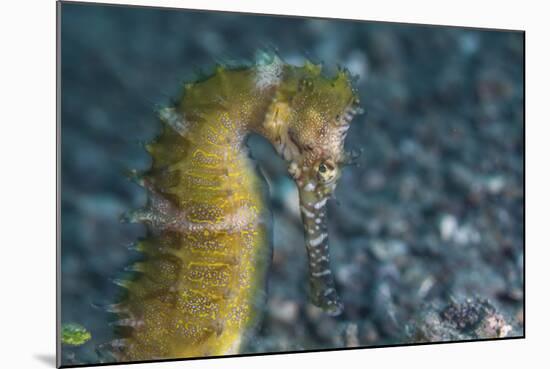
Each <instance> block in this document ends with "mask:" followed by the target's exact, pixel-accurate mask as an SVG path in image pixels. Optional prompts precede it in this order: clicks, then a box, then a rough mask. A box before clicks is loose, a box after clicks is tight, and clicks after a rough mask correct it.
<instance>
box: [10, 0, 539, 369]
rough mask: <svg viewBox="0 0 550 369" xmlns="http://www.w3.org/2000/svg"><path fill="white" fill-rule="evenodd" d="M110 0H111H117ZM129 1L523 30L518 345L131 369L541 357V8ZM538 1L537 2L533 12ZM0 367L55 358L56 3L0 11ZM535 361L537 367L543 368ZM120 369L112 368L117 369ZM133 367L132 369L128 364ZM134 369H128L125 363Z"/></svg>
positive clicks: (463, 363) (436, 364) (430, 364)
mask: <svg viewBox="0 0 550 369" xmlns="http://www.w3.org/2000/svg"><path fill="white" fill-rule="evenodd" d="M114 2H118V1H114ZM123 3H132V4H137V5H155V6H170V7H184V8H202V9H217V10H235V11H247V12H259V13H275V14H292V15H314V16H326V17H338V18H350V19H368V20H383V21H403V22H413V23H414V22H418V23H430V24H432V23H433V24H446V25H462V26H473V27H491V28H505V29H524V30H526V31H527V37H526V39H527V45H526V50H527V73H526V75H527V80H526V86H527V104H526V106H527V143H528V146H527V152H526V154H527V179H528V181H527V189H526V191H527V192H526V193H527V259H526V264H527V327H526V334H527V338H526V339H525V340H512V341H500V342H483V343H465V344H448V345H431V346H416V347H398V348H383V349H369V350H358V351H337V352H328V353H313V354H292V355H276V356H258V357H247V358H233V359H219V360H204V361H186V362H172V363H162V364H141V366H140V368H154V367H159V368H160V367H163V368H182V367H185V368H213V369H215V368H227V367H233V368H236V367H238V368H239V369H248V368H250V369H252V368H254V369H257V368H258V367H262V368H266V369H270V368H280V367H315V368H331V367H369V368H383V367H384V368H385V367H390V368H391V367H401V368H403V367H405V366H406V367H413V368H415V367H422V368H441V367H445V368H466V367H473V368H479V367H482V366H483V367H494V368H518V367H521V366H523V365H527V366H530V365H529V363H530V362H533V363H534V366H535V367H537V366H540V365H537V364H538V362H539V361H540V362H542V363H544V362H548V358H547V355H544V356H543V353H544V351H543V348H546V347H548V329H550V321H549V319H548V315H549V314H550V305H549V297H548V296H549V293H548V290H549V288H548V282H549V281H550V278H549V275H548V272H547V270H548V269H549V268H548V267H547V265H548V263H550V253H549V250H550V245H548V242H547V240H548V235H547V232H546V228H547V227H548V226H547V223H548V222H549V220H548V212H549V211H550V202H549V201H548V200H549V195H548V193H549V192H550V181H549V180H548V175H547V173H548V162H547V161H548V157H549V154H550V153H549V151H548V150H547V147H548V146H550V144H549V141H550V129H549V126H550V125H549V123H548V122H547V121H548V115H549V111H548V106H549V105H550V104H549V102H548V101H549V99H550V93H549V92H548V90H549V86H550V79H549V78H548V77H549V72H548V70H549V68H550V58H549V51H548V50H549V48H548V46H547V45H548V34H549V32H548V26H547V17H546V16H545V14H548V12H547V11H545V9H544V6H543V4H544V2H542V1H541V2H529V3H528V2H521V1H517V0H516V1H513V2H511V1H504V0H500V1H492V0H491V1H489V0H485V1H479V0H477V1H467V0H461V1H445V2H443V1H435V0H433V1H427V0H416V1H406V0H403V1H392V0H384V1H379V0H378V1H356V0H339V1H336V2H322V1H319V0H316V1H307V2H306V1H303V2H298V1H295V0H294V1H293V0H277V1H271V2H260V1H257V0H256V1H254V0H239V1H238V2H236V1H231V0H227V1H221V0H218V1H214V0H208V1H207V0H202V1H201V0H195V1H190V0H189V1H175V0H172V1H168V0H158V1H152V0H149V1H135V0H134V1H127V2H126V1H125V2H123ZM536 4H540V5H536ZM1 17H2V19H1V21H0V35H1V36H0V37H1V38H2V43H1V44H0V45H1V50H2V54H1V57H0V60H1V61H2V68H1V69H0V70H1V73H2V79H1V80H0V81H1V82H2V83H1V89H0V91H1V92H2V100H1V101H2V102H3V104H2V108H1V109H2V114H1V131H0V132H1V136H0V137H2V140H1V144H0V150H1V151H0V154H1V156H0V158H1V160H2V165H1V167H0V168H1V171H2V172H1V173H2V174H1V178H2V180H1V181H0V183H1V190H2V191H1V192H0V193H1V194H2V195H3V196H2V202H1V204H2V207H1V216H2V223H1V224H2V228H1V230H2V237H1V238H0V240H1V243H0V245H1V254H0V255H1V260H2V262H1V264H0V273H1V274H0V276H1V279H0V281H1V283H2V289H1V296H2V297H1V303H0V319H1V320H0V335H1V338H2V343H3V345H2V350H1V351H2V354H1V355H0V363H1V365H2V367H7V368H17V367H24V368H36V367H52V366H53V361H52V358H53V355H54V352H55V319H54V318H55V297H54V296H55V265H54V262H55V197H54V195H55V4H54V2H53V1H51V0H50V1H46V0H36V1H11V2H9V3H8V2H6V3H4V4H2V11H1ZM543 365H544V364H543ZM125 367H127V366H119V368H125ZM134 367H136V366H134ZM134 367H132V368H134Z"/></svg>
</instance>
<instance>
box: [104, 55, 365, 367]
mask: <svg viewBox="0 0 550 369" xmlns="http://www.w3.org/2000/svg"><path fill="white" fill-rule="evenodd" d="M356 103H357V99H356V97H355V94H354V92H353V91H352V89H351V87H350V83H349V79H348V75H347V74H346V73H344V72H340V73H339V74H338V75H337V77H335V78H334V79H328V78H325V77H323V76H321V75H320V67H319V66H315V65H313V64H311V63H306V65H305V66H303V67H293V66H288V65H285V64H283V63H282V62H281V61H280V59H278V58H274V59H273V60H272V61H271V62H269V63H263V64H259V65H256V66H254V67H252V68H237V69H232V70H228V69H225V68H223V67H218V68H217V69H216V72H215V74H214V75H213V76H211V77H210V78H208V79H206V80H203V81H201V82H197V83H194V84H188V85H186V86H185V89H184V93H183V97H182V99H181V100H180V101H179V102H178V103H177V104H176V106H173V107H168V108H164V109H162V110H160V112H159V116H160V118H161V122H162V124H163V131H162V133H161V135H160V136H159V137H158V138H157V139H156V140H155V141H153V142H152V143H150V144H148V145H147V146H146V149H147V151H148V152H149V153H150V155H151V157H152V159H153V161H152V166H151V168H150V169H149V170H148V171H147V172H145V173H143V175H141V176H139V177H138V178H139V179H138V182H139V183H141V184H142V185H143V186H144V187H145V188H146V189H147V191H148V193H149V197H148V203H147V205H146V206H145V207H144V208H143V209H138V210H136V211H134V212H131V213H130V214H128V215H127V219H128V220H129V221H133V222H142V223H144V224H146V226H147V236H146V238H144V239H143V240H141V241H140V242H138V244H137V246H136V248H137V249H138V250H139V251H141V252H142V253H143V255H144V258H143V261H140V262H138V263H136V264H134V265H133V266H132V267H130V268H129V272H131V273H132V274H131V276H129V277H128V278H125V279H123V280H118V281H117V284H119V285H121V286H122V287H123V288H124V289H125V291H126V292H125V294H124V296H123V297H122V298H121V302H120V303H118V304H115V305H112V306H111V307H110V308H109V310H110V311H111V312H113V313H115V314H117V317H118V321H116V322H115V323H114V325H115V327H116V334H117V337H118V338H117V339H115V340H114V341H112V342H111V343H110V349H111V351H112V353H113V355H114V356H115V358H116V359H117V360H120V361H135V360H149V359H157V358H184V357H196V356H214V355H223V354H227V353H236V352H239V349H240V344H241V342H242V340H243V339H245V338H246V337H247V332H248V331H250V329H251V328H252V327H253V326H254V325H255V323H256V322H257V320H258V315H259V314H260V313H259V312H260V311H261V306H262V304H263V302H264V300H265V295H266V292H265V286H266V275H267V270H268V268H269V265H270V260H271V234H270V232H271V228H270V224H271V215H270V212H269V210H268V209H267V207H266V204H267V199H266V186H265V185H264V183H263V180H262V178H261V176H259V174H258V173H257V171H256V169H255V167H254V163H253V162H252V160H251V159H250V158H249V155H248V150H247V147H246V145H245V141H246V138H247V136H248V135H249V134H250V133H258V134H261V135H263V136H265V137H266V138H267V139H268V140H269V141H270V142H271V143H272V144H273V145H274V146H275V148H276V149H277V151H278V152H279V154H280V155H281V156H282V157H283V158H285V160H287V161H288V162H289V173H290V174H291V175H292V176H293V177H294V178H295V180H296V182H297V185H298V187H299V191H300V202H301V208H302V218H303V220H304V229H305V238H306V246H307V250H308V255H309V265H310V286H311V294H312V299H313V302H314V303H315V304H317V305H319V306H321V307H323V308H324V309H325V310H326V311H328V312H329V313H331V314H337V313H339V312H340V311H341V304H340V302H339V300H338V296H337V294H336V290H335V287H334V281H333V279H332V278H331V275H330V269H329V257H328V243H327V242H328V241H327V235H326V205H325V204H326V200H327V197H328V196H329V195H330V194H331V193H332V191H333V190H334V187H335V181H336V180H337V177H338V176H339V169H338V166H339V165H340V164H344V163H345V158H346V155H345V153H344V152H343V138H344V137H345V131H346V130H347V124H348V123H349V116H347V117H346V114H347V115H350V114H351V113H350V111H352V110H350V109H352V107H354V106H356ZM352 112H355V110H353V111H352ZM341 116H342V117H345V118H342V119H343V120H342V121H343V122H344V123H345V124H342V122H341V121H340V118H339V117H341ZM342 127H345V129H343V128H342ZM320 163H321V164H320ZM319 165H322V166H319ZM325 167H326V168H329V169H330V171H329V172H326V171H325V169H326V168H325ZM320 168H323V173H320V172H319V169H320ZM325 172H326V173H328V174H326V175H325V174H324V173H325ZM327 271H328V272H327Z"/></svg>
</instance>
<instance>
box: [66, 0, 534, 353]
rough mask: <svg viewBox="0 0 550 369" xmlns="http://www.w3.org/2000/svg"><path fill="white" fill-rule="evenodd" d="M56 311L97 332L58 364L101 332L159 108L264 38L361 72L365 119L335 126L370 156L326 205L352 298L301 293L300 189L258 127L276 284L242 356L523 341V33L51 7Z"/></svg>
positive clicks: (127, 257) (296, 53)
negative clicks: (56, 55)
mask: <svg viewBox="0 0 550 369" xmlns="http://www.w3.org/2000/svg"><path fill="white" fill-rule="evenodd" d="M60 24H61V55H62V57H61V87H62V95H61V99H62V110H61V150H62V156H61V171H62V172H61V173H62V180H61V222H62V229H61V230H62V242H61V268H62V279H61V282H62V283H61V301H62V322H64V323H65V322H66V323H69V322H77V323H80V324H82V325H83V326H85V327H86V328H87V329H88V330H89V331H90V332H91V333H92V339H91V340H90V341H89V342H88V343H86V344H85V345H83V346H81V347H77V348H72V347H66V346H64V350H63V351H64V352H63V359H64V363H94V362H97V361H98V357H97V355H96V354H95V352H94V349H95V345H97V344H99V343H102V342H106V341H109V340H110V339H111V338H112V328H111V327H110V326H109V325H108V319H109V317H108V316H107V314H106V313H104V312H102V311H101V310H98V309H95V308H94V307H93V306H92V304H94V303H95V304H106V303H110V302H112V301H113V299H114V298H115V295H116V292H117V287H116V286H114V285H113V284H112V283H110V282H109V278H114V277H116V276H117V275H119V273H120V272H121V271H122V269H123V268H124V267H125V266H127V265H128V264H129V263H130V262H131V261H132V260H135V259H136V257H137V256H136V255H135V254H132V253H131V252H129V251H128V250H127V248H126V246H127V245H128V244H130V243H131V242H132V241H134V240H136V238H138V237H139V236H142V235H144V233H145V230H144V228H143V227H142V226H141V225H136V224H133V225H129V224H121V223H120V222H119V217H120V216H121V214H122V213H124V212H125V211H128V210H131V209H135V208H138V207H140V206H142V205H143V204H144V203H145V201H146V194H145V192H144V190H143V189H141V188H139V187H138V186H136V185H135V184H133V183H131V182H130V181H128V180H127V179H126V176H125V174H124V173H125V172H126V171H127V170H128V169H138V170H140V169H141V170H142V169H146V168H147V167H148V166H149V164H150V159H149V157H148V156H147V154H146V153H145V151H144V150H143V149H142V148H141V143H143V142H146V141H149V140H151V139H152V138H153V137H155V134H156V133H157V132H158V129H159V127H158V122H157V119H156V117H155V114H154V108H155V106H156V105H166V104H169V103H170V101H171V99H172V98H174V97H176V96H177V95H178V94H179V91H180V89H181V84H182V83H183V82H184V81H186V80H192V79H194V78H196V75H197V74H198V73H201V71H202V72H204V73H208V71H210V70H211V69H212V67H213V66H214V64H215V62H216V61H222V62H223V61H237V62H238V61H243V60H248V61H251V60H252V59H253V57H254V54H255V51H256V50H258V49H260V48H266V47H267V48H275V49H276V50H278V52H279V54H280V56H281V57H282V58H283V59H284V60H285V61H286V62H287V63H291V64H301V63H303V62H304V61H305V59H306V58H308V59H311V60H313V61H322V62H323V63H324V65H325V66H326V67H327V69H328V70H329V71H330V70H331V69H332V70H334V69H336V67H337V66H338V65H341V66H345V67H347V68H348V69H349V70H350V71H351V72H352V73H353V74H357V75H359V76H360V79H359V80H358V82H357V88H358V90H359V93H360V95H361V103H362V107H363V108H364V109H365V114H363V115H360V116H357V117H356V118H355V119H354V121H353V123H352V125H351V128H350V131H349V134H348V137H347V139H346V147H347V148H348V149H358V150H359V149H360V150H362V151H363V153H362V155H361V156H360V158H359V159H358V166H357V167H348V168H346V169H345V171H344V173H343V176H342V178H341V180H340V183H339V185H338V188H337V190H336V197H337V200H338V201H337V202H335V201H333V202H330V203H329V222H330V226H329V229H330V243H331V254H332V265H333V270H334V271H335V274H336V280H337V283H338V287H339V291H340V293H341V296H342V298H343V301H344V304H345V311H344V313H343V314H342V315H341V316H339V317H337V318H332V317H328V316H326V315H324V314H322V313H321V312H320V311H319V310H317V309H316V308H314V307H312V306H311V305H310V304H308V302H307V297H306V296H307V283H306V282H307V278H306V273H307V264H306V254H305V247H304V241H303V230H302V225H301V221H300V217H299V210H298V201H297V191H296V189H295V187H294V183H293V182H292V181H291V179H290V178H289V177H288V176H287V170H286V165H285V163H284V162H283V161H282V160H281V159H280V158H279V157H278V156H277V154H276V153H275V151H274V150H273V149H272V148H271V146H270V145H269V144H268V143H267V142H266V141H264V140H263V139H260V138H258V137H251V139H250V140H249V145H250V146H251V149H252V153H253V156H254V157H255V158H256V159H257V160H258V162H259V164H260V166H261V167H262V169H263V171H264V172H265V175H266V177H267V178H268V180H269V182H270V184H271V202H272V204H271V205H272V209H273V215H274V225H273V227H274V235H275V237H274V258H273V268H272V272H271V275H270V277H269V297H268V304H267V306H266V311H265V312H264V318H263V321H262V323H261V326H260V329H259V331H258V333H257V335H256V336H255V339H254V340H253V342H252V343H250V344H249V345H248V346H247V347H246V348H245V352H249V353H254V352H277V351H295V350H316V349H328V348H337V347H354V346H379V345H393V344H400V343H411V342H425V341H432V342H433V341H443V340H463V339H476V338H493V337H504V336H506V337H511V336H521V335H523V316H524V312H523V299H524V296H523V258H524V254H523V246H524V207H523V202H524V186H523V177H524V171H523V169H524V120H523V104H524V100H523V93H524V85H523V73H524V70H523V61H524V54H523V53H524V44H523V33H521V32H509V31H495V30H478V29H462V28H456V27H440V26H419V25H407V24H392V23H380V22H358V21H339V20H320V19H305V18H292V17H282V16H261V15H243V14H232V13H211V12H198V11H188V10H168V9H164V10H163V9H152V8H130V7H115V6H100V5H84V4H70V3H65V4H63V5H62V16H61V22H60Z"/></svg>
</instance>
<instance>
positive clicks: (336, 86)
mask: <svg viewBox="0 0 550 369" xmlns="http://www.w3.org/2000/svg"><path fill="white" fill-rule="evenodd" d="M358 104H359V99H358V97H357V94H356V93H355V91H354V89H353V87H352V78H351V77H350V75H349V73H348V72H347V71H345V70H339V71H338V72H337V73H336V75H335V76H333V77H326V76H324V75H322V73H321V66H320V65H314V64H312V63H306V64H305V65H304V66H303V67H287V68H286V69H285V70H284V73H283V76H282V81H281V82H280V85H279V88H278V90H277V93H276V97H275V99H274V102H273V104H272V106H271V109H270V113H269V115H268V120H267V121H266V123H267V125H268V127H269V129H270V130H271V131H272V132H275V134H274V135H272V137H273V140H272V141H274V142H273V143H274V145H275V147H276V149H277V151H278V152H279V154H281V156H283V158H284V159H285V160H286V161H287V162H288V163H289V166H288V170H289V173H290V175H291V176H292V177H293V178H294V180H295V182H296V185H297V187H298V190H299V194H300V208H301V213H302V221H303V224H304V232H305V241H306V248H307V251H308V258H309V282H310V295H311V298H312V302H313V303H314V304H315V305H317V306H319V307H321V308H323V309H324V310H325V311H327V312H328V313H329V314H332V315H338V314H340V313H341V311H342V308H343V307H342V304H341V302H340V300H339V298H338V295H337V292H336V289H335V285H334V278H333V276H332V272H331V269H330V265H329V251H328V231H327V206H326V203H327V200H328V199H329V198H330V197H331V195H332V194H333V192H334V190H335V188H336V184H337V182H338V179H339V178H340V175H341V173H342V168H343V167H344V166H345V165H346V164H347V163H348V162H349V161H350V154H348V153H347V152H346V151H345V150H344V139H345V137H346V133H347V131H348V128H349V125H350V122H351V119H352V118H353V116H354V114H355V113H357V112H358V111H359V110H360V108H359V107H358Z"/></svg>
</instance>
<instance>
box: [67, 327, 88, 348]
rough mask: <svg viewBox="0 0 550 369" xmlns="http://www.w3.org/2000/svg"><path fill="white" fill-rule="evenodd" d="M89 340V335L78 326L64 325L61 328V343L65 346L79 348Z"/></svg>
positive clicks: (84, 329)
mask: <svg viewBox="0 0 550 369" xmlns="http://www.w3.org/2000/svg"><path fill="white" fill-rule="evenodd" d="M91 338H92V335H91V333H90V332H88V331H87V330H86V328H84V327H83V326H81V325H80V324H76V323H65V324H63V326H62V327H61V342H62V343H63V344H65V345H71V346H80V345H83V344H85V343H86V342H88V341H89V340H90V339H91Z"/></svg>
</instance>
